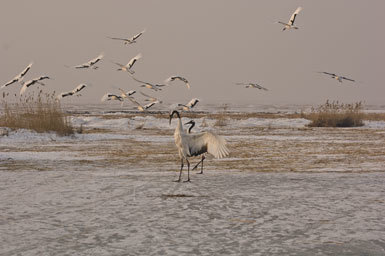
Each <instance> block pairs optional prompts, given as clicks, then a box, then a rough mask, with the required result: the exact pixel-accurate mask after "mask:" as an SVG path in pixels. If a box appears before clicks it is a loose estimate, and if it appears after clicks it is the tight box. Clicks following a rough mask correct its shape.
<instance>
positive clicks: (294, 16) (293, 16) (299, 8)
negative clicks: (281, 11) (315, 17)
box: [289, 7, 302, 26]
mask: <svg viewBox="0 0 385 256" xmlns="http://www.w3.org/2000/svg"><path fill="white" fill-rule="evenodd" d="M301 10H302V7H298V8H297V10H295V12H294V13H293V14H292V15H291V17H290V21H289V24H290V25H291V26H292V25H293V24H294V21H295V18H296V17H297V15H298V13H299V12H300V11H301Z"/></svg>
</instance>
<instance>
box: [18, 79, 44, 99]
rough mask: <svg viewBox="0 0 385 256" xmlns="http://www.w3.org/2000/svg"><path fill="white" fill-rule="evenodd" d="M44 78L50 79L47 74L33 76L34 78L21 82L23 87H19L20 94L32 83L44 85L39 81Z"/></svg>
mask: <svg viewBox="0 0 385 256" xmlns="http://www.w3.org/2000/svg"><path fill="white" fill-rule="evenodd" d="M44 79H50V78H49V77H48V76H40V77H37V78H34V79H31V80H29V81H27V82H24V83H23V82H22V85H23V87H21V90H20V95H22V94H23V93H24V92H25V91H26V90H27V88H28V87H30V86H31V85H34V84H36V83H37V84H40V85H44V84H43V83H42V82H40V81H41V80H44Z"/></svg>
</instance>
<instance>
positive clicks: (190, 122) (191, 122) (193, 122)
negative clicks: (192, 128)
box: [185, 120, 195, 125]
mask: <svg viewBox="0 0 385 256" xmlns="http://www.w3.org/2000/svg"><path fill="white" fill-rule="evenodd" d="M188 124H191V125H192V124H195V121H194V120H190V121H188V122H187V123H185V125H188Z"/></svg>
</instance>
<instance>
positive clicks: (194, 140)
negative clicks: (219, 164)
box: [170, 110, 229, 181]
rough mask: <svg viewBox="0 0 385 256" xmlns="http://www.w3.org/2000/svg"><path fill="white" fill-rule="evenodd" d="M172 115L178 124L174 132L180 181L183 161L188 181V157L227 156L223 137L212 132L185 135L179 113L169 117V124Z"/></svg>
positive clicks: (176, 112)
mask: <svg viewBox="0 0 385 256" xmlns="http://www.w3.org/2000/svg"><path fill="white" fill-rule="evenodd" d="M174 114H176V115H177V117H178V124H177V126H176V128H175V132H174V140H175V145H176V147H177V148H178V153H179V157H180V159H181V169H180V173H179V179H178V180H177V181H180V180H181V175H182V169H183V161H184V160H186V162H187V168H188V169H187V171H188V179H187V181H190V162H189V161H188V158H189V157H193V156H199V155H201V154H204V153H206V152H208V153H209V154H211V155H213V156H214V157H215V158H223V157H225V156H227V155H228V154H229V151H228V149H227V147H226V141H225V139H224V138H223V137H221V136H218V135H216V134H215V133H212V132H201V133H194V134H187V133H186V132H185V131H184V130H183V126H182V120H181V117H180V115H179V112H178V111H176V110H174V111H173V112H172V113H171V115H170V124H171V119H172V117H173V116H174Z"/></svg>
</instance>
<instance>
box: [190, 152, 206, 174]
mask: <svg viewBox="0 0 385 256" xmlns="http://www.w3.org/2000/svg"><path fill="white" fill-rule="evenodd" d="M205 158H206V157H205V156H204V155H202V159H201V160H200V161H199V162H198V163H197V164H196V165H195V166H194V168H192V170H195V169H196V168H198V166H199V164H201V172H198V174H203V160H205Z"/></svg>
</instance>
